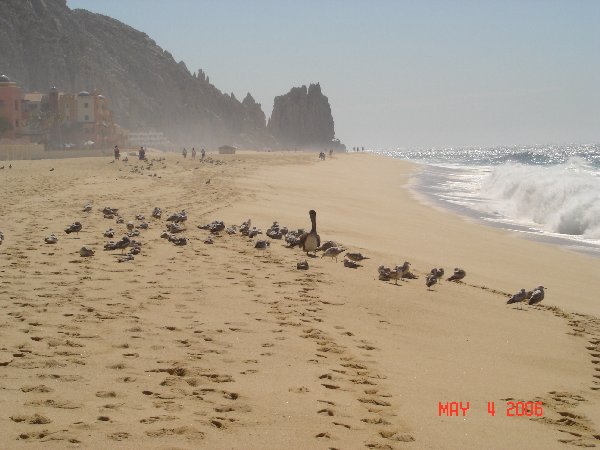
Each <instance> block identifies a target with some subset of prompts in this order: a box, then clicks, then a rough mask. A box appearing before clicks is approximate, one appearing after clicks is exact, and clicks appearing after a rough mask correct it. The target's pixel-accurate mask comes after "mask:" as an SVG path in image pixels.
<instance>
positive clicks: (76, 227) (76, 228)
mask: <svg viewBox="0 0 600 450" xmlns="http://www.w3.org/2000/svg"><path fill="white" fill-rule="evenodd" d="M81 228H82V226H81V223H80V222H73V223H72V224H71V225H69V226H68V227H67V228H66V229H65V233H67V234H71V233H77V234H78V235H79V232H80V231H81Z"/></svg>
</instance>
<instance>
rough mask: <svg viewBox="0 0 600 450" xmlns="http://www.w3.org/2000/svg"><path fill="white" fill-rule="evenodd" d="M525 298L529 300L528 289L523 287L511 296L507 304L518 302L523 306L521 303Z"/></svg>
mask: <svg viewBox="0 0 600 450" xmlns="http://www.w3.org/2000/svg"><path fill="white" fill-rule="evenodd" d="M524 300H527V291H526V290H525V289H521V290H520V291H519V292H517V293H516V294H514V295H513V296H512V297H511V298H509V299H508V301H507V302H506V304H507V305H510V304H512V303H518V304H519V306H521V303H522V302H523V301H524Z"/></svg>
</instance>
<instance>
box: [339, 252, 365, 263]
mask: <svg viewBox="0 0 600 450" xmlns="http://www.w3.org/2000/svg"><path fill="white" fill-rule="evenodd" d="M344 256H345V257H346V258H348V259H349V260H351V261H356V262H360V261H362V260H363V259H369V258H368V257H366V256H364V255H363V254H362V253H357V252H356V253H350V252H347V253H346V254H345V255H344Z"/></svg>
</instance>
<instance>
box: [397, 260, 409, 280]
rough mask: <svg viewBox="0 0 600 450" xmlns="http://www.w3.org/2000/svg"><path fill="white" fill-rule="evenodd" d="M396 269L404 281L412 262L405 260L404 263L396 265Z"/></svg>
mask: <svg viewBox="0 0 600 450" xmlns="http://www.w3.org/2000/svg"><path fill="white" fill-rule="evenodd" d="M396 271H397V272H399V273H400V279H401V280H402V281H404V277H406V276H407V275H408V274H409V272H410V263H409V262H408V261H404V264H402V265H401V266H396Z"/></svg>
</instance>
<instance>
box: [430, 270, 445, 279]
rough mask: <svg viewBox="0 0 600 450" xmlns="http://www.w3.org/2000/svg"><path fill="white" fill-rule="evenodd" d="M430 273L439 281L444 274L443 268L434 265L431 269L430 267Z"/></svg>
mask: <svg viewBox="0 0 600 450" xmlns="http://www.w3.org/2000/svg"><path fill="white" fill-rule="evenodd" d="M430 273H431V275H433V276H435V277H436V278H437V281H438V282H440V281H442V277H443V276H444V269H442V268H441V267H440V268H439V269H438V268H437V267H434V268H433V269H431V272H430Z"/></svg>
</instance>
